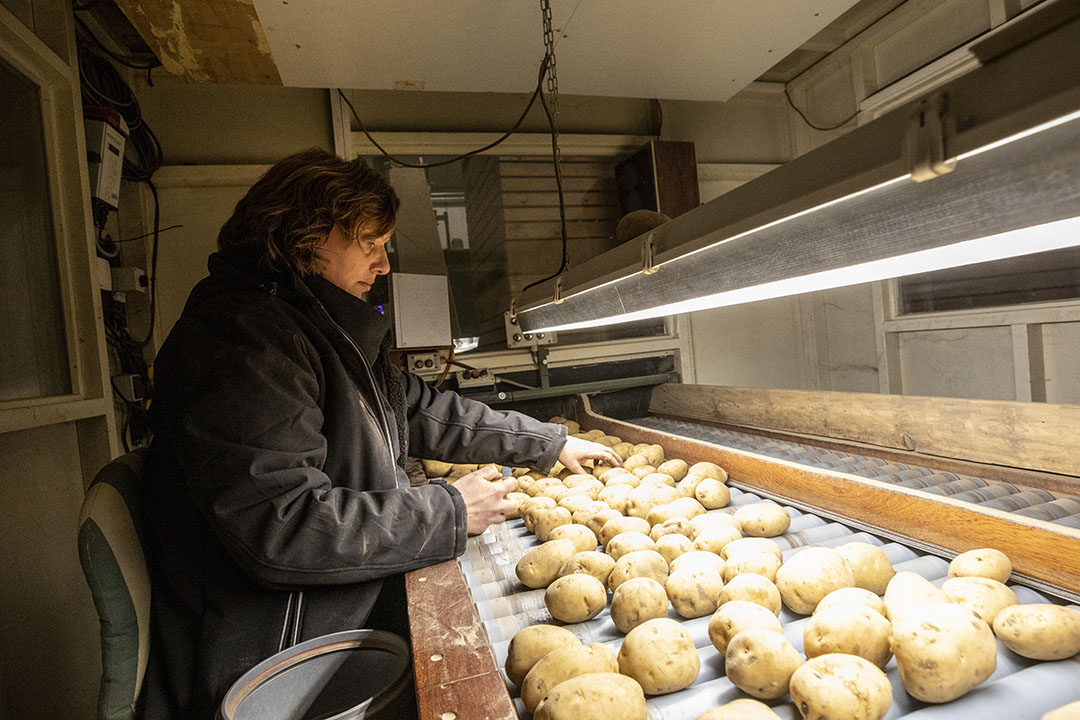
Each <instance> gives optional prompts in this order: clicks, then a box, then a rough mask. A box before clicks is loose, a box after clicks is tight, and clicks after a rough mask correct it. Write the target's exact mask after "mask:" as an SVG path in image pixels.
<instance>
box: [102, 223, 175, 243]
mask: <svg viewBox="0 0 1080 720" xmlns="http://www.w3.org/2000/svg"><path fill="white" fill-rule="evenodd" d="M182 227H184V226H183V225H170V226H169V227H163V228H161V229H160V230H158V233H159V234H160V233H163V232H167V231H169V230H176V229H177V228H182ZM153 234H154V231H153V230H151V231H150V232H148V233H143V234H142V235H136V236H135V237H129V238H124V239H123V240H113V242H116V243H126V242H132V241H133V240H142V239H143V238H148V237H150V236H151V235H153Z"/></svg>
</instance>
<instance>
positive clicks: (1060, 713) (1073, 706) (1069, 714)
mask: <svg viewBox="0 0 1080 720" xmlns="http://www.w3.org/2000/svg"><path fill="white" fill-rule="evenodd" d="M1042 720H1080V700H1077V701H1076V702H1071V703H1069V704H1068V705H1062V706H1061V707H1059V708H1057V709H1055V710H1051V711H1050V712H1048V713H1046V714H1045V715H1043V716H1042Z"/></svg>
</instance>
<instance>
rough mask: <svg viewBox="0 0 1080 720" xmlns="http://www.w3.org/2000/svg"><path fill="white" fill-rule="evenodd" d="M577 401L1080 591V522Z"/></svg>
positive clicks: (864, 516) (736, 472)
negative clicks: (704, 436) (995, 554)
mask: <svg viewBox="0 0 1080 720" xmlns="http://www.w3.org/2000/svg"><path fill="white" fill-rule="evenodd" d="M663 387H666V388H670V387H672V386H670V385H667V386H663ZM579 403H580V410H579V412H578V417H577V420H578V422H580V423H581V425H582V427H583V428H587V429H593V428H599V429H602V430H603V431H604V432H606V433H608V434H610V435H617V436H618V437H620V438H622V439H623V440H628V441H630V442H635V443H637V442H648V443H657V444H659V445H661V446H663V447H664V449H665V451H666V453H667V454H668V455H669V456H670V457H678V458H683V459H685V460H687V461H701V460H708V461H711V462H715V463H717V464H718V465H720V466H721V467H723V468H724V469H725V470H727V472H728V474H729V476H730V478H731V479H732V480H734V481H737V482H739V483H741V484H742V485H745V486H746V487H747V488H749V489H751V490H752V489H760V490H762V491H764V492H766V493H771V494H774V495H777V496H779V497H782V498H788V499H790V500H792V501H795V502H797V503H801V504H802V505H805V506H806V507H808V508H810V509H818V510H821V511H822V512H824V513H826V514H832V515H838V516H841V517H844V518H850V519H851V520H853V521H856V522H858V523H859V524H863V525H870V526H873V527H876V528H881V529H882V530H885V531H887V532H888V533H889V534H891V535H894V536H897V537H901V538H908V539H910V540H912V541H913V542H915V543H918V544H921V545H930V546H933V547H936V548H940V549H941V550H943V551H945V552H946V554H950V553H960V552H964V551H966V550H972V549H975V548H981V547H993V548H997V549H999V550H1001V551H1002V552H1004V553H1006V554H1007V555H1008V556H1009V558H1010V559H1011V560H1012V563H1013V569H1014V572H1015V573H1018V574H1020V575H1023V576H1025V577H1027V578H1031V579H1033V580H1034V581H1035V582H1036V583H1037V584H1038V583H1043V584H1047V585H1050V586H1053V587H1054V588H1060V589H1061V590H1062V591H1064V592H1065V593H1067V594H1069V595H1071V596H1072V597H1074V598H1075V597H1077V596H1080V530H1076V529H1074V528H1068V527H1064V526H1061V525H1052V524H1050V523H1047V522H1043V521H1041V520H1036V519H1033V518H1028V517H1023V516H1020V515H1012V514H1009V513H1006V512H1003V511H1000V510H993V509H990V508H983V507H979V506H977V505H972V504H969V503H964V502H961V501H959V500H954V499H951V498H948V497H943V496H937V495H931V494H929V493H924V492H921V491H919V490H913V489H909V488H902V487H897V486H895V485H890V484H888V483H883V482H880V481H877V480H871V479H868V478H861V477H857V476H855V475H848V474H846V473H840V472H833V471H828V470H819V469H817V468H810V467H807V466H803V465H798V464H796V463H792V462H788V461H785V460H779V459H776V458H771V457H766V456H763V455H757V454H755V453H751V452H746V451H742V450H735V449H732V448H725V447H722V446H718V445H713V444H711V443H707V442H702V441H698V440H690V439H687V438H684V437H682V436H679V435H673V434H670V433H665V432H660V431H657V430H650V429H647V428H643V427H640V426H638V425H632V424H630V423H626V422H622V421H619V420H612V419H611V418H606V417H603V416H600V415H597V414H595V413H593V412H592V410H591V408H590V407H589V404H588V398H587V397H585V396H581V397H580V398H579Z"/></svg>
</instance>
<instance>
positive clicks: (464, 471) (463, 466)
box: [450, 463, 480, 475]
mask: <svg viewBox="0 0 1080 720" xmlns="http://www.w3.org/2000/svg"><path fill="white" fill-rule="evenodd" d="M479 469H480V466H479V465H477V464H476V463H454V464H453V465H451V466H450V474H451V475H456V474H460V475H468V474H469V473H471V472H476V471H477V470H479Z"/></svg>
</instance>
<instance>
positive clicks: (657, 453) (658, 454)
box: [635, 444, 664, 466]
mask: <svg viewBox="0 0 1080 720" xmlns="http://www.w3.org/2000/svg"><path fill="white" fill-rule="evenodd" d="M635 447H637V446H635ZM638 452H639V453H641V455H643V456H644V457H645V459H646V460H648V461H649V464H650V465H656V466H660V465H663V464H664V448H662V447H660V446H659V445H655V444H654V445H646V446H645V447H643V448H641V449H640V450H638Z"/></svg>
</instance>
